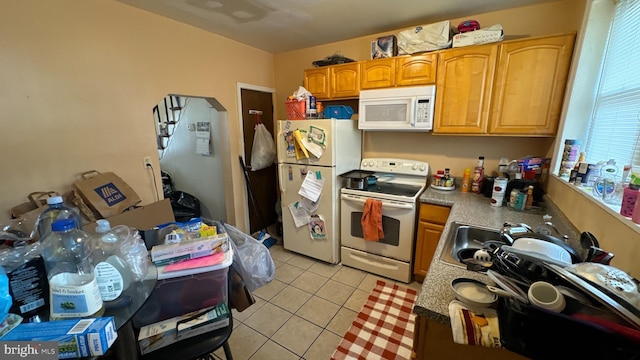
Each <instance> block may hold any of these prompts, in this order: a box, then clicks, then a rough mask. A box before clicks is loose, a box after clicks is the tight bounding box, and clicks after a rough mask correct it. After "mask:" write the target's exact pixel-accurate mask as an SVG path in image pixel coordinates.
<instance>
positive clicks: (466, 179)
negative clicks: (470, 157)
mask: <svg viewBox="0 0 640 360" xmlns="http://www.w3.org/2000/svg"><path fill="white" fill-rule="evenodd" d="M470 187H471V169H464V173H463V175H462V186H461V188H462V189H461V190H462V192H469V188H470Z"/></svg>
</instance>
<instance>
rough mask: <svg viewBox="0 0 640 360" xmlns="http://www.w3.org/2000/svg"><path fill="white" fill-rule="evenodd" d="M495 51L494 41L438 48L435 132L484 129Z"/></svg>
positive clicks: (494, 65)
mask: <svg viewBox="0 0 640 360" xmlns="http://www.w3.org/2000/svg"><path fill="white" fill-rule="evenodd" d="M497 54H498V45H497V44H491V45H479V46H469V47H463V48H456V49H451V50H447V51H442V52H439V59H438V71H437V75H436V108H435V116H434V126H433V132H434V133H442V134H483V133H486V131H487V123H488V119H489V106H490V105H491V92H492V89H493V77H494V75H495V67H496V59H497Z"/></svg>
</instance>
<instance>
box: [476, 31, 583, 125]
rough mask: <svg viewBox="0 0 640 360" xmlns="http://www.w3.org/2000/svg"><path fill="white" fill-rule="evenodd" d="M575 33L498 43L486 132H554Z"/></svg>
mask: <svg viewBox="0 0 640 360" xmlns="http://www.w3.org/2000/svg"><path fill="white" fill-rule="evenodd" d="M574 41H575V34H569V35H562V36H553V37H543V38H536V39H532V40H522V41H514V42H509V43H505V44H502V45H501V48H500V54H499V58H498V67H497V69H496V80H495V90H494V94H493V101H492V106H491V122H490V125H489V133H492V134H523V135H550V136H553V135H555V134H556V131H557V128H558V120H559V118H560V112H561V111H562V102H563V99H564V90H565V86H566V82H567V76H568V74H569V65H570V63H571V54H572V52H573V43H574Z"/></svg>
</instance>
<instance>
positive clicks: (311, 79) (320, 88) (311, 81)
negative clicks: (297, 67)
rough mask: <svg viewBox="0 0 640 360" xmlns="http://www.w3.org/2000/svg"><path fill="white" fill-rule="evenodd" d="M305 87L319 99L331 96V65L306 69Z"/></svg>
mask: <svg viewBox="0 0 640 360" xmlns="http://www.w3.org/2000/svg"><path fill="white" fill-rule="evenodd" d="M304 88H305V89H307V90H308V91H309V92H310V93H312V94H313V96H315V97H316V98H317V99H318V100H325V99H328V98H329V67H328V66H325V67H321V68H315V69H307V70H305V71H304Z"/></svg>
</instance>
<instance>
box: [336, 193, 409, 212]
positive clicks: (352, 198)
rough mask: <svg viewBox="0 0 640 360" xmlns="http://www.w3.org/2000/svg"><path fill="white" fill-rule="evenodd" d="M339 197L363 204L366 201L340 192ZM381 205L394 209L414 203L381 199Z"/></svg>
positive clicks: (404, 207)
mask: <svg viewBox="0 0 640 360" xmlns="http://www.w3.org/2000/svg"><path fill="white" fill-rule="evenodd" d="M340 198H341V199H342V200H347V201H351V202H355V203H358V204H362V205H364V203H365V202H366V200H367V199H365V198H361V197H355V196H352V195H345V194H341V195H340ZM382 207H383V208H384V207H386V208H394V209H413V207H414V204H401V203H397V202H392V203H391V202H386V201H382Z"/></svg>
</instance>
